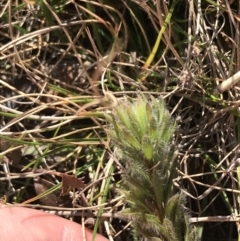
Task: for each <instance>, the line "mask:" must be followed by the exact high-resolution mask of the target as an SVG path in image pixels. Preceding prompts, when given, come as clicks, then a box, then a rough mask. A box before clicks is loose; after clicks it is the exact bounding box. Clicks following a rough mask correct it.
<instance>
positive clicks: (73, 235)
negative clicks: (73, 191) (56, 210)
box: [0, 207, 108, 241]
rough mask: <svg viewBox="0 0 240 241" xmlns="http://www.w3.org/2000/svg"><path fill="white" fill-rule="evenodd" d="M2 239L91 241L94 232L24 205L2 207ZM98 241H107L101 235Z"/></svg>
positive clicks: (0, 226) (0, 222)
mask: <svg viewBox="0 0 240 241" xmlns="http://www.w3.org/2000/svg"><path fill="white" fill-rule="evenodd" d="M0 237H1V238H0V239H1V240H4V241H12V240H18V241H48V240H49V241H83V240H84V241H91V240H92V232H91V230H89V229H87V228H85V234H83V230H82V226H81V225H79V224H77V223H74V222H71V221H69V220H66V219H64V218H60V217H58V216H56V215H52V214H48V213H44V212H42V211H38V210H34V209H30V208H23V207H3V208H0ZM84 237H85V239H84ZM95 240H96V241H107V240H108V239H106V238H104V237H103V236H101V235H99V234H98V235H97V236H96V239H95Z"/></svg>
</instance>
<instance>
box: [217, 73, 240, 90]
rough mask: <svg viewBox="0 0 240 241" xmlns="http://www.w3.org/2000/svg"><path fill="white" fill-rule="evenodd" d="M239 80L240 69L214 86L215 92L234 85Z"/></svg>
mask: <svg viewBox="0 0 240 241" xmlns="http://www.w3.org/2000/svg"><path fill="white" fill-rule="evenodd" d="M239 80H240V71H238V72H237V73H236V74H235V75H233V76H232V77H230V78H228V79H227V80H225V81H224V82H222V83H221V84H219V85H218V86H217V87H216V89H215V92H218V93H222V92H224V91H226V90H228V89H230V88H231V87H232V86H234V85H236V84H237V83H238V82H239Z"/></svg>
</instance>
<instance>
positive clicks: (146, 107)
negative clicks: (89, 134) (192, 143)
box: [107, 95, 197, 241]
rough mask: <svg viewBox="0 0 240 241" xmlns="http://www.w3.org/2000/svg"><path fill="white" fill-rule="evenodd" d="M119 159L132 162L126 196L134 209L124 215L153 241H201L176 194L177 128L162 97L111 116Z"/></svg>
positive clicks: (124, 105)
mask: <svg viewBox="0 0 240 241" xmlns="http://www.w3.org/2000/svg"><path fill="white" fill-rule="evenodd" d="M107 118H108V120H109V122H110V123H111V124H112V128H111V129H110V131H109V134H110V137H111V138H112V140H113V142H114V145H115V147H116V153H117V156H118V158H119V159H121V160H122V161H124V162H125V163H126V169H127V171H126V172H125V174H124V175H123V187H122V190H121V191H122V192H123V193H124V194H125V197H126V201H127V202H128V203H129V208H126V209H125V210H123V211H122V212H121V215H122V216H123V217H125V218H128V219H130V220H132V222H133V225H134V226H135V227H136V229H137V230H138V231H139V232H141V233H142V234H143V235H144V236H145V237H146V238H148V239H149V240H154V241H157V240H164V241H187V240H189V241H190V240H197V235H196V230H195V228H194V227H193V226H190V225H189V221H188V213H187V211H186V208H185V207H184V205H185V202H186V200H185V197H184V195H183V193H176V191H174V187H173V182H172V181H173V178H175V177H176V175H177V172H176V165H177V162H176V158H175V156H176V150H175V146H174V144H173V143H172V139H173V135H174V132H175V130H176V123H175V121H173V120H172V118H171V116H170V113H169V111H168V110H167V109H166V107H165V104H164V101H163V99H162V98H158V99H156V98H154V97H153V96H144V95H139V96H138V98H137V99H136V100H132V99H127V100H122V101H120V102H119V104H118V106H117V107H116V108H115V109H114V110H113V112H112V114H111V115H108V116H107Z"/></svg>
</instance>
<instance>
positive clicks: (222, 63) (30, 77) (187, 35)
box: [0, 0, 240, 241]
mask: <svg viewBox="0 0 240 241" xmlns="http://www.w3.org/2000/svg"><path fill="white" fill-rule="evenodd" d="M169 2H170V3H171V1H169ZM171 6H172V5H171V4H167V3H166V1H154V0H149V1H137V0H135V1H124V0H122V1H110V2H109V3H108V2H107V1H100V0H99V1H69V2H65V1H60V2H59V1H53V2H51V4H49V3H48V2H47V1H45V0H41V1H40V0H39V1H20V2H19V3H17V2H12V4H11V5H10V2H9V1H2V3H1V5H0V18H1V19H2V22H1V25H0V42H1V45H0V67H1V69H0V94H1V95H0V135H1V136H0V138H1V139H0V144H1V146H0V149H1V156H2V161H1V186H2V191H1V195H2V196H3V195H5V197H6V200H5V201H6V202H7V203H9V204H13V203H15V202H17V203H23V202H27V200H29V199H32V198H34V197H37V198H35V201H34V203H31V204H25V205H26V206H31V207H33V208H36V207H38V208H42V209H44V210H48V211H50V212H57V211H62V214H63V215H64V216H68V217H69V216H73V217H74V219H75V220H76V221H78V222H82V223H84V222H86V223H88V224H86V225H90V226H91V225H92V223H91V222H90V221H91V220H92V219H91V218H94V221H95V222H94V224H93V226H94V229H95V231H98V232H101V233H103V234H104V235H107V236H108V237H109V238H112V239H113V240H128V238H129V240H133V237H132V235H133V234H132V233H134V232H132V229H130V228H129V227H130V226H129V225H130V224H129V223H128V222H126V221H122V220H120V219H118V218H117V211H119V210H122V209H123V208H124V205H125V204H124V200H123V199H122V197H121V196H119V194H118V192H117V191H116V187H117V186H118V185H119V182H121V175H120V174H121V172H122V167H121V164H120V163H119V160H116V158H115V155H114V152H112V151H111V150H112V147H111V146H110V143H109V139H108V138H107V136H106V134H105V129H106V128H107V126H106V123H105V120H104V118H103V112H104V111H110V110H111V108H114V107H113V102H114V101H115V99H114V98H112V99H110V100H109V99H107V97H108V94H107V93H109V92H110V93H112V94H113V95H114V96H115V97H116V98H117V99H119V98H122V97H123V96H126V95H128V96H132V97H135V96H136V95H137V94H138V93H139V92H148V93H152V94H154V95H156V96H157V95H161V96H163V97H164V99H165V101H166V103H167V106H168V108H169V110H170V111H171V113H172V115H173V117H174V118H177V119H178V130H177V133H176V138H175V140H176V145H178V149H179V155H178V159H179V178H178V179H176V180H175V183H174V184H175V186H176V187H177V188H178V189H180V190H182V191H184V192H185V193H186V195H187V197H188V198H189V199H188V200H189V202H188V203H189V213H190V214H191V216H192V218H191V221H192V222H194V223H200V225H199V230H200V231H201V238H202V240H204V241H206V240H214V238H215V239H216V240H234V239H236V238H237V236H238V234H237V228H238V221H239V219H238V215H239V184H238V183H239V180H238V177H237V175H236V171H237V167H238V156H239V123H240V122H239V100H238V97H239V87H238V84H236V85H235V86H231V85H230V86H228V88H227V90H226V91H225V92H223V93H219V92H217V91H218V90H219V89H218V87H219V84H221V83H222V82H223V81H224V80H226V79H227V78H229V77H231V76H232V75H233V74H235V73H237V72H238V71H239V70H240V50H239V46H240V43H239V41H240V36H239V31H240V27H239V14H240V13H239V11H240V10H239V9H240V6H239V5H238V4H237V3H236V1H223V2H220V1H219V3H218V1H217V3H215V2H212V1H207V0H206V1H196V2H195V3H193V1H185V0H184V1H181V2H177V4H176V6H174V9H173V10H174V11H173V15H172V16H171V19H170V23H171V24H170V25H168V26H166V29H165V31H163V33H162V35H161V36H160V39H159V40H160V41H159V44H158V45H155V46H156V52H155V53H153V57H154V58H153V59H152V60H151V61H150V62H147V59H148V57H149V56H151V54H150V53H151V50H152V48H153V46H154V44H155V40H156V39H157V36H159V31H160V29H161V27H162V26H163V25H164V21H165V16H169V15H167V14H168V10H169V9H171ZM143 66H144V68H143ZM104 96H105V97H104ZM39 169H44V170H45V171H46V172H47V171H50V170H56V171H58V172H62V173H69V174H74V175H76V176H77V177H84V181H85V183H86V185H87V188H86V189H85V191H84V193H83V192H71V193H70V195H69V196H67V197H64V198H62V197H60V196H59V193H58V192H59V188H60V184H59V183H60V182H61V179H60V178H59V177H56V176H54V175H50V174H46V173H45V174H43V173H40V174H39V173H36V170H39ZM49 188H50V189H49ZM49 190H50V191H49ZM43 191H44V193H45V194H48V193H49V192H50V193H51V194H49V195H50V196H49V197H50V198H48V199H46V198H45V199H44V198H43V197H42V196H38V194H40V193H42V192H43ZM49 200H50V201H49ZM51 200H54V202H52V201H51ZM73 211H74V212H73ZM99 215H101V217H102V218H96V217H98V216H99ZM78 216H80V217H81V220H80V219H79V217H78ZM219 216H221V217H219ZM229 216H231V218H229ZM197 217H199V219H196V218H197ZM89 218H90V219H89ZM211 219H214V222H210V220H211ZM104 221H105V222H104ZM223 221H226V223H224V224H223V223H222V222H223ZM89 222H90V224H89ZM201 222H202V223H201ZM236 224H237V225H236ZM106 226H108V227H107V228H106ZM236 226H237V228H236ZM106 230H110V233H109V232H107V231H106ZM209 232H211V234H209ZM229 237H230V238H229Z"/></svg>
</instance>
